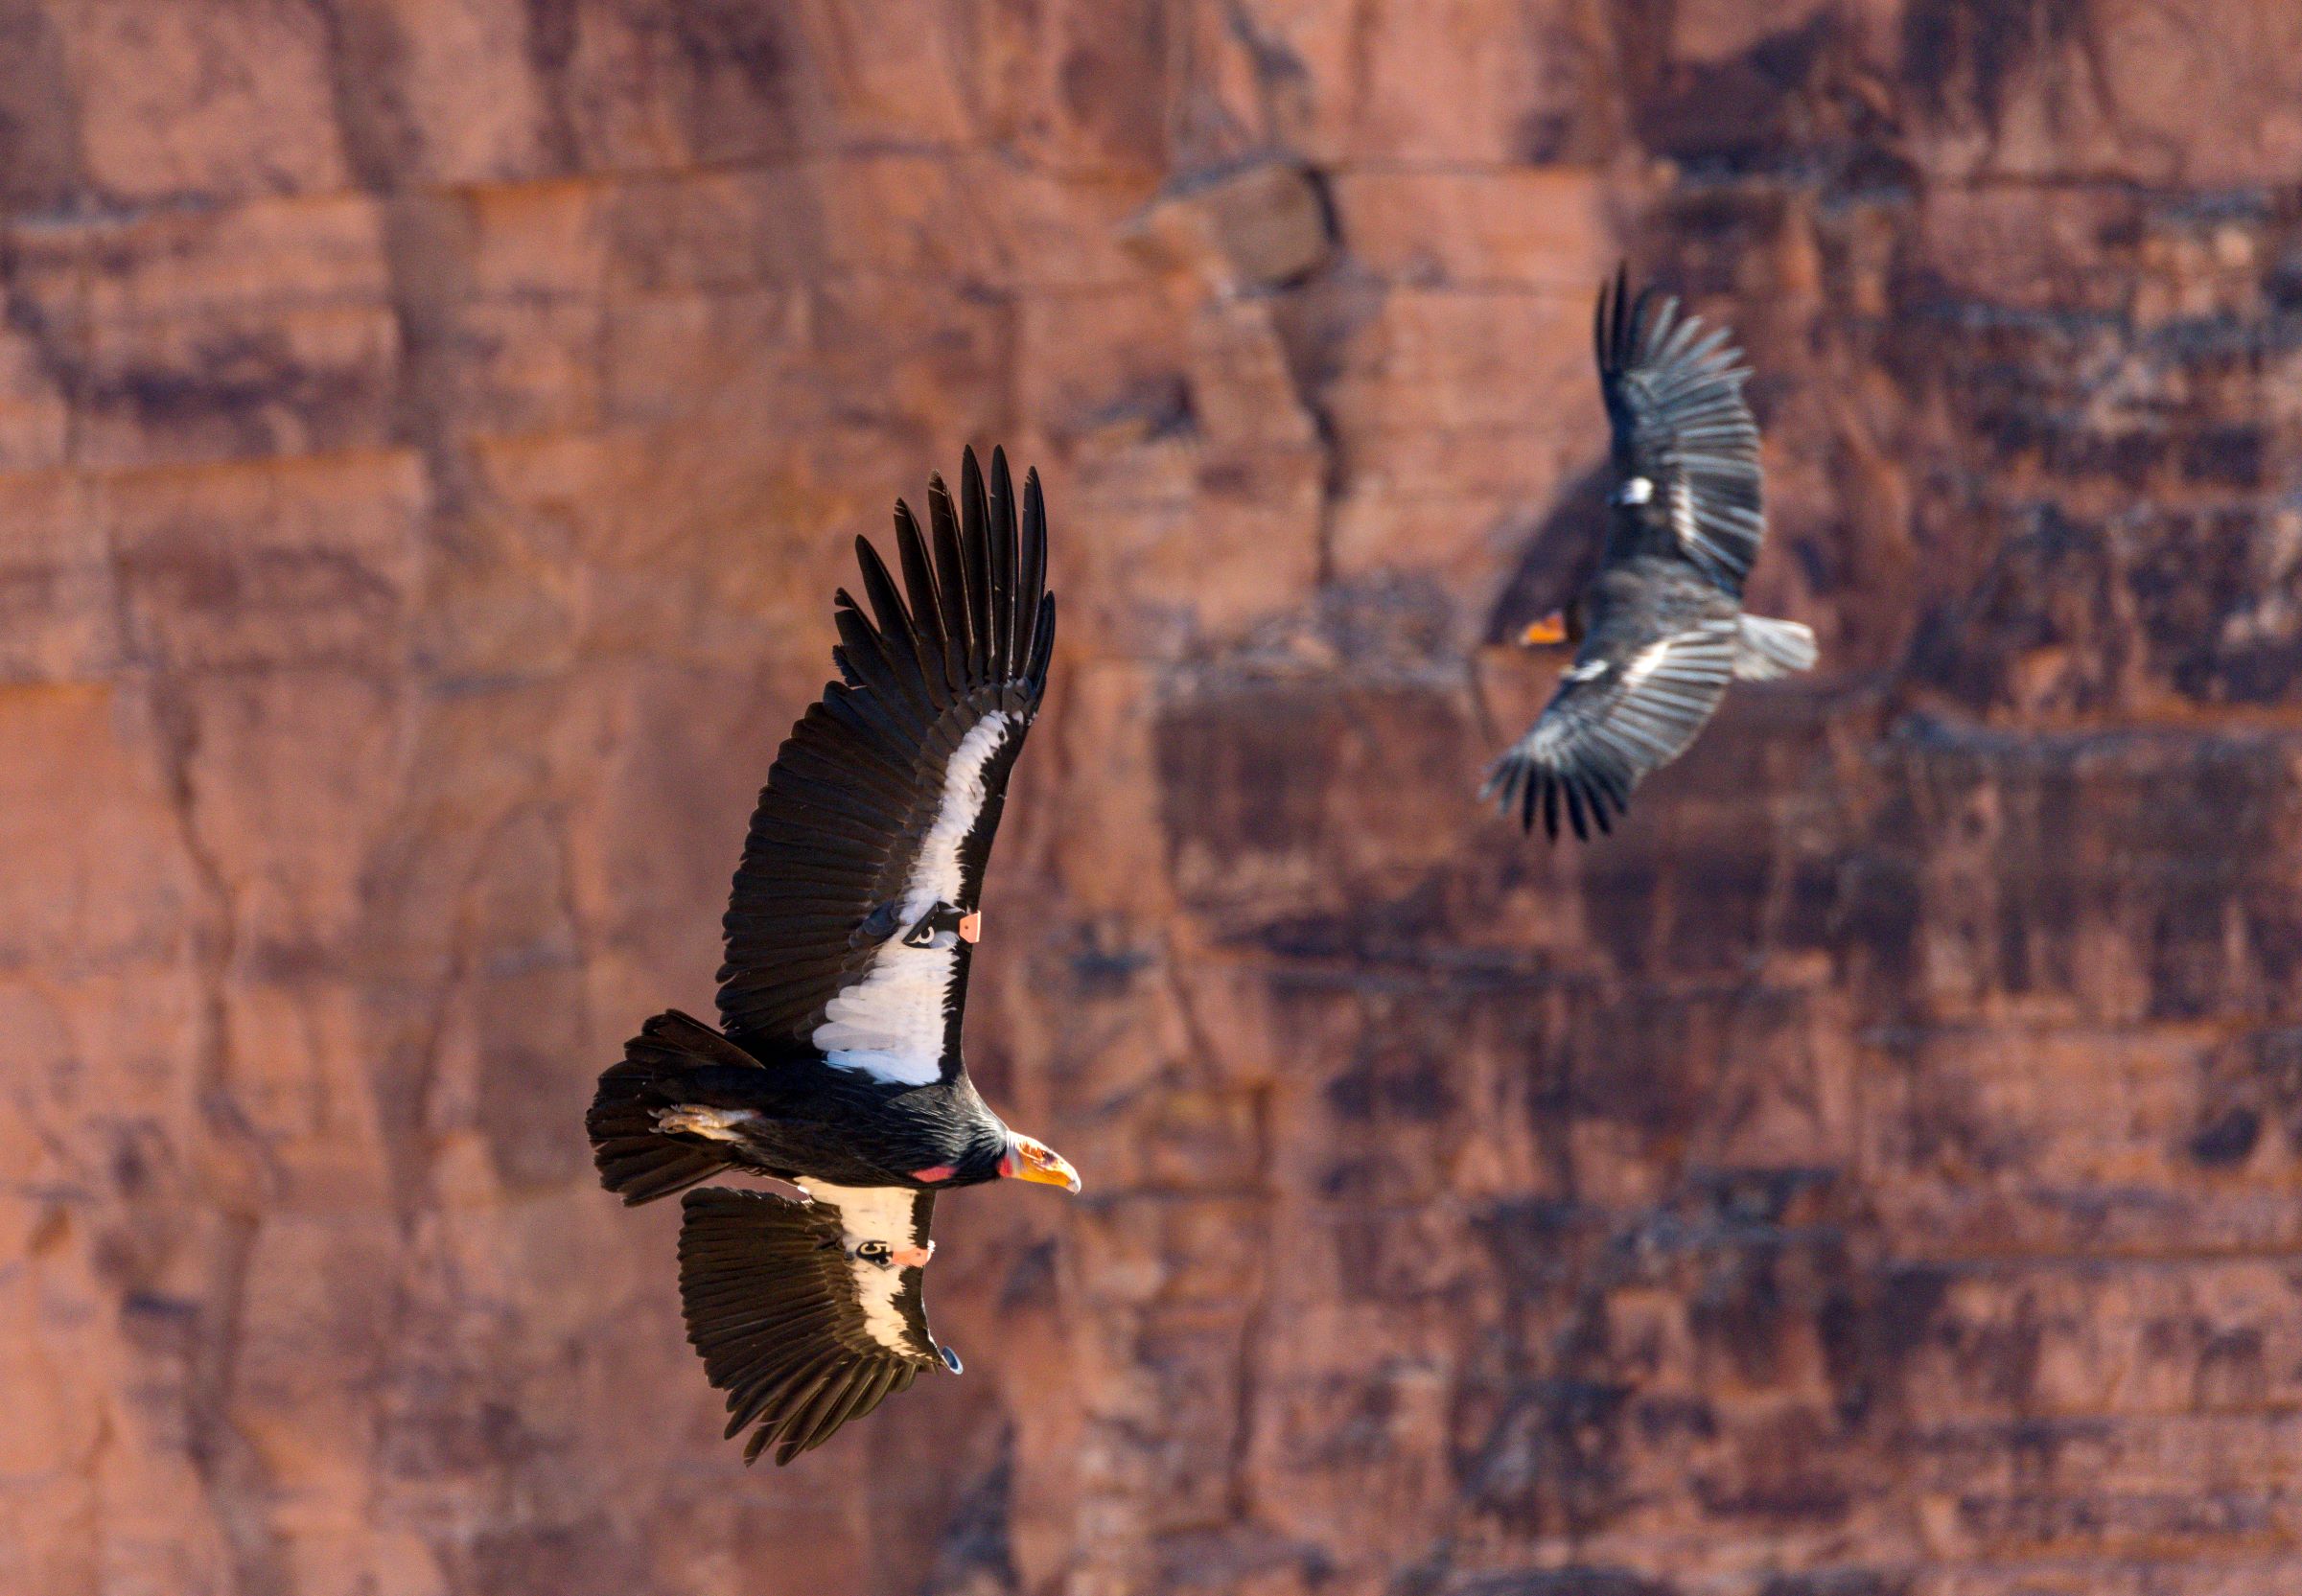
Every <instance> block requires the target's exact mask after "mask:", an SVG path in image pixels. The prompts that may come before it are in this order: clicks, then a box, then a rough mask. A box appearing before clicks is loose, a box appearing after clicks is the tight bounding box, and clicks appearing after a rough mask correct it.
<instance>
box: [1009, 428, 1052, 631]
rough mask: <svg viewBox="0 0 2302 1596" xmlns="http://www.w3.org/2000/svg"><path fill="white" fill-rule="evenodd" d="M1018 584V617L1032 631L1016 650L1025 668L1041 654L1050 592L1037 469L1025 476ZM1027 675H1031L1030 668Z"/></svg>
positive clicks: (1043, 501) (1042, 499)
mask: <svg viewBox="0 0 2302 1596" xmlns="http://www.w3.org/2000/svg"><path fill="white" fill-rule="evenodd" d="M1015 583H1017V590H1020V603H1017V614H1020V617H1022V619H1024V622H1027V624H1029V627H1032V636H1029V640H1027V642H1017V647H1015V661H1017V665H1024V661H1029V659H1032V657H1034V652H1035V650H1038V608H1040V596H1045V591H1047V499H1045V496H1043V493H1040V488H1038V470H1035V468H1034V470H1027V473H1024V474H1022V555H1020V567H1017V576H1015ZM1024 675H1029V668H1027V665H1024Z"/></svg>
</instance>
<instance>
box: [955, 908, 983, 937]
mask: <svg viewBox="0 0 2302 1596" xmlns="http://www.w3.org/2000/svg"><path fill="white" fill-rule="evenodd" d="M959 939H960V940H961V941H963V942H980V941H982V940H983V911H982V910H980V909H978V910H977V911H975V913H974V914H962V915H961V916H960V917H959Z"/></svg>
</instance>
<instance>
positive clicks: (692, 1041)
mask: <svg viewBox="0 0 2302 1596" xmlns="http://www.w3.org/2000/svg"><path fill="white" fill-rule="evenodd" d="M1018 509H1019V510H1020V515H1018ZM855 544H856V557H857V559H858V560H859V561H860V562H861V564H862V567H863V593H864V598H865V600H866V604H864V605H859V604H857V603H856V602H855V600H854V599H852V598H850V597H849V595H848V593H847V592H846V591H845V590H842V591H841V592H840V593H839V595H838V598H837V600H836V602H835V604H834V608H833V619H834V620H835V621H836V622H837V624H838V628H839V638H840V641H839V645H838V647H836V648H835V649H833V650H832V659H833V661H834V662H835V663H836V665H837V666H838V669H839V674H840V680H839V681H837V682H832V683H830V684H829V685H828V686H826V687H825V689H824V695H823V698H822V699H821V700H820V701H819V702H817V703H816V704H815V705H811V706H810V707H809V708H808V710H807V713H806V714H805V715H804V716H803V717H802V719H801V721H800V723H799V725H798V726H796V727H794V728H793V729H792V732H791V736H790V737H789V738H788V739H786V740H785V742H784V744H783V747H782V749H781V751H780V752H778V754H777V755H776V762H775V765H774V767H773V768H772V769H771V770H770V771H769V772H768V777H767V786H766V788H765V790H763V791H762V792H761V793H760V795H759V806H758V808H757V809H756V811H754V813H753V816H752V827H751V835H750V837H749V839H748V840H747V841H746V843H745V844H744V850H743V862H742V864H741V865H740V866H739V867H737V869H736V871H735V885H734V891H733V893H732V897H731V898H730V900H729V904H728V913H727V918H726V921H725V928H726V941H727V962H726V963H725V964H724V965H722V966H721V968H720V972H719V982H720V986H719V1022H720V1027H719V1029H713V1028H711V1027H710V1026H708V1025H706V1024H704V1023H703V1022H702V1021H700V1020H694V1019H690V1018H689V1017H688V1016H686V1015H685V1014H682V1013H678V1012H676V1011H673V1012H668V1013H663V1014H659V1015H657V1016H656V1017H655V1018H654V1019H652V1020H650V1021H648V1022H647V1023H646V1025H644V1026H642V1027H641V1028H640V1031H639V1035H638V1036H636V1037H634V1038H633V1039H632V1040H631V1041H630V1042H628V1043H626V1044H625V1046H624V1056H623V1058H622V1060H621V1061H620V1062H619V1063H616V1064H615V1065H613V1066H612V1067H610V1068H609V1069H608V1070H607V1072H606V1073H605V1074H603V1075H602V1076H600V1079H599V1091H598V1094H597V1096H596V1097H595V1098H594V1099H593V1103H592V1110H591V1113H590V1115H589V1117H588V1119H587V1122H586V1123H587V1127H588V1128H589V1130H590V1132H591V1136H592V1146H593V1158H594V1161H595V1162H596V1163H597V1165H598V1167H599V1176H600V1180H601V1183H602V1184H604V1185H605V1186H606V1187H607V1189H608V1190H609V1191H614V1192H616V1193H618V1194H619V1195H621V1197H622V1198H623V1200H624V1201H625V1202H627V1203H643V1202H651V1201H653V1200H654V1199H656V1198H658V1197H664V1196H669V1195H670V1194H671V1193H673V1192H674V1191H683V1190H685V1189H686V1188H688V1187H691V1186H694V1185H696V1183H697V1182H699V1181H703V1180H706V1179H709V1177H711V1176H712V1175H715V1174H718V1173H720V1172H721V1171H723V1170H730V1169H733V1170H741V1171H745V1172H748V1173H753V1174H760V1175H772V1176H774V1177H776V1178H778V1179H779V1180H782V1181H785V1182H788V1183H789V1184H790V1185H791V1186H792V1187H795V1188H797V1189H798V1191H799V1192H800V1193H801V1195H800V1196H798V1197H791V1196H783V1195H779V1194H777V1193H775V1192H772V1191H735V1190H731V1189H728V1188H724V1187H707V1188H705V1189H703V1190H700V1191H688V1192H687V1195H686V1199H685V1208H686V1214H685V1216H684V1221H683V1224H682V1227H681V1232H680V1297H681V1302H682V1305H683V1307H685V1309H686V1319H687V1338H688V1340H690V1341H691V1342H693V1343H694V1344H695V1349H696V1351H697V1352H699V1353H702V1354H703V1357H704V1369H705V1373H706V1375H707V1376H709V1379H710V1381H711V1383H712V1385H714V1386H716V1387H717V1388H719V1389H720V1390H723V1391H725V1392H727V1393H728V1412H729V1420H728V1432H727V1433H728V1434H729V1435H730V1436H731V1437H732V1436H733V1435H735V1434H736V1433H737V1432H738V1431H740V1430H741V1429H743V1428H744V1426H746V1425H747V1424H754V1423H756V1425H757V1428H756V1429H755V1430H754V1431H753V1432H752V1435H751V1438H750V1440H749V1441H748V1443H747V1444H746V1445H745V1447H744V1461H745V1462H746V1463H749V1462H751V1461H753V1460H754V1459H756V1457H757V1456H758V1455H759V1454H760V1452H762V1451H763V1450H765V1449H766V1448H767V1447H769V1446H774V1447H775V1449H776V1461H777V1462H778V1463H779V1464H783V1463H789V1462H790V1461H791V1460H792V1459H793V1458H794V1457H795V1456H797V1455H798V1454H799V1453H801V1452H803V1451H806V1450H808V1449H809V1448H811V1447H814V1446H821V1445H822V1444H823V1443H824V1442H825V1441H826V1440H828V1439H829V1438H830V1436H831V1434H832V1432H833V1431H835V1430H837V1429H838V1428H839V1427H840V1426H841V1425H842V1424H844V1423H848V1422H849V1420H852V1419H860V1418H862V1417H863V1416H864V1415H865V1414H867V1413H869V1412H871V1411H872V1408H874V1407H876V1406H878V1404H879V1403H880V1402H881V1401H883V1400H885V1399H887V1398H888V1397H889V1396H890V1395H892V1394H893V1393H895V1392H897V1391H901V1390H903V1389H904V1388H905V1387H906V1386H908V1385H910V1384H911V1382H912V1381H913V1380H914V1379H915V1378H917V1377H918V1374H919V1372H920V1371H921V1370H923V1369H939V1368H947V1369H949V1370H951V1371H952V1372H953V1373H955V1374H956V1373H957V1372H958V1370H959V1366H960V1364H959V1358H958V1357H957V1355H956V1354H954V1353H952V1352H951V1351H950V1350H949V1349H948V1348H946V1347H942V1346H941V1345H939V1344H938V1343H937V1342H936V1340H935V1338H934V1336H933V1335H932V1334H930V1333H929V1331H928V1329H927V1314H926V1309H925V1307H924V1306H923V1304H922V1302H921V1300H920V1284H921V1282H922V1281H923V1280H924V1278H925V1275H926V1269H927V1263H928V1260H929V1259H930V1258H931V1257H932V1256H933V1255H934V1252H935V1242H934V1241H933V1240H932V1239H930V1238H929V1235H928V1230H929V1224H930V1220H931V1218H932V1216H933V1214H934V1212H935V1199H936V1194H937V1193H938V1192H939V1191H948V1190H950V1189H951V1188H953V1187H960V1186H973V1185H977V1184H979V1183H981V1182H984V1181H988V1180H996V1179H999V1178H1001V1177H1003V1176H1004V1177H1009V1178H1012V1179H1017V1180H1032V1181H1042V1182H1045V1183H1047V1184H1050V1185H1055V1186H1061V1187H1065V1188H1067V1189H1069V1190H1070V1191H1078V1190H1079V1176H1078V1175H1077V1174H1075V1173H1073V1171H1072V1168H1071V1166H1070V1165H1069V1164H1067V1163H1065V1162H1064V1161H1063V1160H1062V1159H1061V1158H1059V1157H1058V1156H1057V1155H1056V1154H1055V1153H1054V1152H1052V1151H1050V1150H1049V1149H1048V1148H1047V1147H1046V1146H1044V1145H1041V1144H1040V1143H1038V1142H1035V1141H1034V1140H1033V1139H1032V1138H1030V1137H1028V1136H1022V1135H1018V1134H1017V1133H1015V1132H1014V1131H1011V1130H1010V1129H1009V1128H1008V1127H1007V1124H1006V1122H1003V1121H1002V1120H1001V1119H1000V1118H999V1116H998V1115H996V1114H994V1113H992V1112H991V1110H990V1108H989V1107H988V1105H987V1104H986V1103H985V1102H984V1100H983V1099H982V1098H981V1097H980V1096H978V1095H977V1093H976V1090H975V1087H974V1084H973V1083H972V1082H971V1081H969V1080H968V1079H967V1070H966V1065H965V1061H964V1060H963V1058H962V1056H961V1050H960V1018H961V1012H962V1010H963V1009H964V1008H965V1004H966V996H967V965H968V961H969V960H971V959H972V958H973V957H974V951H975V943H976V940H977V938H978V937H979V936H980V935H981V933H982V924H983V921H982V912H981V910H980V909H979V908H978V905H979V903H980V902H981V897H982V892H983V872H984V864H985V861H986V860H988V858H989V856H990V852H991V838H992V835H993V834H994V833H995V832H996V831H997V830H998V828H999V813H1000V809H1001V806H1002V804H1003V803H1004V801H1005V797H1006V792H1007V779H1008V773H1009V771H1010V770H1011V769H1012V768H1013V766H1014V763H1015V756H1016V754H1017V753H1019V752H1021V751H1022V748H1023V738H1024V734H1025V733H1026V732H1027V731H1029V730H1030V729H1031V723H1032V720H1033V717H1035V715H1036V714H1037V713H1038V709H1039V699H1040V695H1041V693H1042V692H1043V691H1044V690H1045V688H1046V685H1047V663H1048V656H1049V653H1050V651H1051V650H1052V649H1053V648H1054V645H1055V598H1054V595H1052V594H1051V593H1049V592H1048V591H1047V516H1046V509H1045V506H1044V505H1043V503H1042V502H1041V499H1040V495H1039V482H1038V477H1037V475H1036V474H1033V475H1031V476H1029V477H1027V478H1026V480H1025V482H1024V485H1023V493H1022V497H1021V500H1020V504H1018V500H1017V497H1016V495H1015V491H1014V485H1013V483H1012V482H1011V480H1010V478H1009V475H1008V468H1007V458H1006V456H1005V455H1004V454H1002V453H1000V452H997V451H994V452H993V453H992V456H991V473H990V481H989V483H988V487H987V485H986V483H985V481H984V477H983V474H982V472H981V471H980V470H979V469H978V468H977V466H976V461H975V455H974V452H973V451H968V453H967V455H966V459H965V467H964V469H963V471H962V473H961V476H960V492H959V496H958V499H957V501H956V502H954V500H953V497H952V496H951V494H950V493H949V492H948V491H947V490H946V489H945V488H944V486H943V483H942V479H941V478H936V479H934V480H933V481H932V482H931V484H930V486H929V489H928V526H927V528H926V530H925V531H922V530H921V529H920V527H919V525H918V521H916V520H914V519H913V517H912V513H911V511H910V510H909V509H908V508H907V507H906V506H905V505H903V504H902V503H901V502H898V503H897V504H896V505H895V551H896V563H897V566H898V567H899V568H900V570H901V571H902V582H901V584H900V586H898V584H897V583H896V580H895V576H894V575H893V574H892V573H891V572H890V571H889V569H888V567H886V565H884V564H883V563H882V562H881V560H880V558H879V555H878V553H877V552H876V551H875V550H874V549H873V548H872V545H871V544H870V543H869V542H868V541H866V540H864V539H861V538H858V539H857V540H856V541H855ZM867 606H868V608H867Z"/></svg>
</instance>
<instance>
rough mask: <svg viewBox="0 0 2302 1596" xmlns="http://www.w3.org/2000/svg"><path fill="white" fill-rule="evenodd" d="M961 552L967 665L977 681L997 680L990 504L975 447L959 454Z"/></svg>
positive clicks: (974, 680) (970, 673) (971, 675)
mask: <svg viewBox="0 0 2302 1596" xmlns="http://www.w3.org/2000/svg"><path fill="white" fill-rule="evenodd" d="M959 488H960V544H959V546H960V553H961V554H962V555H963V556H964V557H965V560H966V563H967V620H968V626H967V669H968V673H969V676H970V679H971V680H972V681H973V682H976V683H977V684H979V685H980V684H981V683H983V682H994V681H997V680H998V677H997V675H996V674H995V673H996V671H997V667H996V666H995V665H993V664H992V662H991V654H990V643H991V624H992V623H991V506H990V503H989V501H988V497H987V496H986V495H985V493H984V485H983V468H982V467H981V466H979V465H977V464H976V460H975V451H974V450H972V449H969V450H968V451H966V452H965V454H964V455H962V456H961V457H960V472H959Z"/></svg>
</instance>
